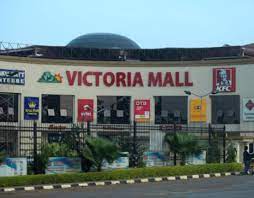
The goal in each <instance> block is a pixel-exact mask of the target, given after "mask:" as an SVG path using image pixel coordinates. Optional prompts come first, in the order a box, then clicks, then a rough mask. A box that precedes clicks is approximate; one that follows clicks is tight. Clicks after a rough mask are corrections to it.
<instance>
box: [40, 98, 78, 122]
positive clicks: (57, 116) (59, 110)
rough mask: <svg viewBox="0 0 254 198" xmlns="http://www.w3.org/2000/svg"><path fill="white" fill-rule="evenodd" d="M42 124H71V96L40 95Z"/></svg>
mask: <svg viewBox="0 0 254 198" xmlns="http://www.w3.org/2000/svg"><path fill="white" fill-rule="evenodd" d="M41 117H42V122H43V123H71V122H73V96H65V95H42V116H41Z"/></svg>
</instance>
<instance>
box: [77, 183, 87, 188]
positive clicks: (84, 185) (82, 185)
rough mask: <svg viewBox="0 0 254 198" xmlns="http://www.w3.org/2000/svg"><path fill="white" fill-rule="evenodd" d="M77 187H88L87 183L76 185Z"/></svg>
mask: <svg viewBox="0 0 254 198" xmlns="http://www.w3.org/2000/svg"><path fill="white" fill-rule="evenodd" d="M78 186H80V187H86V186H88V183H80V184H78Z"/></svg>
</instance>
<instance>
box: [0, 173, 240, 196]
mask: <svg viewBox="0 0 254 198" xmlns="http://www.w3.org/2000/svg"><path fill="white" fill-rule="evenodd" d="M230 175H240V172H226V173H212V174H200V175H181V176H170V177H151V178H142V179H128V180H113V181H98V182H80V183H72V184H52V185H36V186H25V187H8V188H0V192H15V191H35V190H52V189H66V188H74V187H88V186H106V185H116V184H135V183H147V182H161V181H175V180H189V179H200V178H211V177H222V176H230Z"/></svg>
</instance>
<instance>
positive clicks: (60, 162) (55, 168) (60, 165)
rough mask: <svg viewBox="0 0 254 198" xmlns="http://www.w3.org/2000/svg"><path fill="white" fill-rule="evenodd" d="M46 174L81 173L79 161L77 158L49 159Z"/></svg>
mask: <svg viewBox="0 0 254 198" xmlns="http://www.w3.org/2000/svg"><path fill="white" fill-rule="evenodd" d="M45 172H46V174H60V173H75V172H81V159H80V158H78V157H75V158H71V157H49V161H48V166H47V169H46V171H45Z"/></svg>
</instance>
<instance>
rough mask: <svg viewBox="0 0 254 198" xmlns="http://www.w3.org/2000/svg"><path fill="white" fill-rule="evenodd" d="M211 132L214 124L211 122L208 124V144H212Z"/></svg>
mask: <svg viewBox="0 0 254 198" xmlns="http://www.w3.org/2000/svg"><path fill="white" fill-rule="evenodd" d="M211 133H212V126H211V123H209V125H208V145H209V146H210V145H211Z"/></svg>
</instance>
